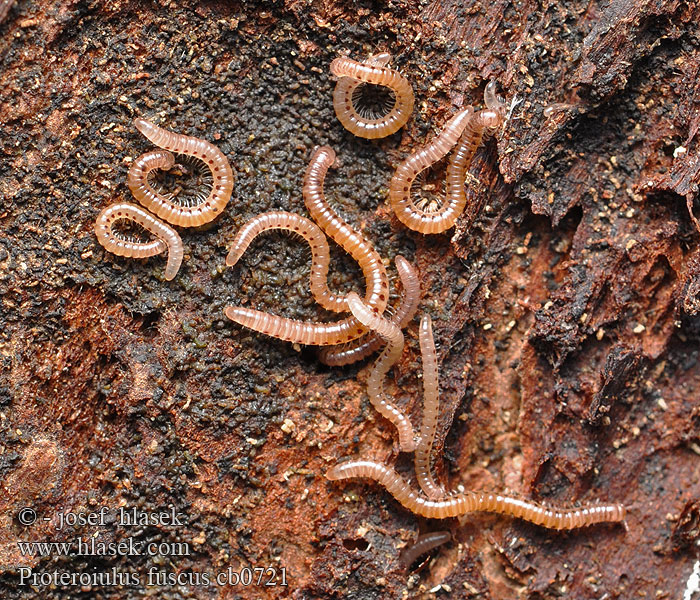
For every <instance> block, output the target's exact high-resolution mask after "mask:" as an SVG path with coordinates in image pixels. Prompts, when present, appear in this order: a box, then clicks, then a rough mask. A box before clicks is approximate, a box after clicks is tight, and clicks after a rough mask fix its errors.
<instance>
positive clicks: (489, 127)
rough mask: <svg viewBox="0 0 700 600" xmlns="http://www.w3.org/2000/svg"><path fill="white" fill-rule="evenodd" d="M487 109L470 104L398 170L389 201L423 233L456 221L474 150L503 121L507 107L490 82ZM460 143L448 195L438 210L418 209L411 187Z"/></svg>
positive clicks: (450, 168)
mask: <svg viewBox="0 0 700 600" xmlns="http://www.w3.org/2000/svg"><path fill="white" fill-rule="evenodd" d="M484 103H485V104H486V106H487V108H486V109H484V110H480V111H478V112H474V111H473V109H472V107H467V108H465V109H463V110H461V111H460V112H458V113H457V114H456V115H455V116H453V117H452V118H451V119H450V120H449V121H448V123H447V125H446V126H445V127H444V128H443V130H442V132H440V134H439V135H437V136H436V137H435V138H434V139H433V141H432V142H430V144H428V145H427V146H425V147H423V148H422V149H420V150H419V151H418V152H415V153H414V154H411V155H410V156H409V157H408V158H406V159H405V160H404V161H403V162H402V163H401V164H400V165H399V166H398V168H397V169H396V172H395V173H394V176H393V177H392V179H391V184H390V186H389V200H390V202H391V207H392V209H393V210H394V213H395V214H396V216H397V217H398V219H399V220H400V221H401V222H402V223H403V224H404V225H406V226H407V227H408V228H409V229H413V230H414V231H418V232H420V233H424V234H427V233H441V232H443V231H445V230H447V229H449V228H450V227H452V226H453V225H454V224H455V221H456V220H457V218H458V217H459V215H461V214H462V212H463V211H464V207H465V205H466V202H467V197H466V193H465V191H464V181H465V177H466V172H467V169H468V168H469V165H470V164H471V161H472V158H473V157H474V153H475V152H476V149H477V148H478V146H479V144H481V140H482V139H483V137H484V136H486V135H492V134H493V133H494V132H495V131H496V129H498V127H500V125H501V124H502V123H503V122H504V120H505V117H506V109H505V105H504V104H503V101H502V100H501V99H500V98H498V96H497V95H496V91H495V82H494V81H491V82H489V84H488V85H487V86H486V89H485V91H484ZM455 144H457V146H456V148H455V150H454V152H453V154H452V156H451V157H450V162H449V164H448V166H447V175H446V187H447V189H446V194H445V199H444V201H443V202H442V205H441V206H440V207H439V208H438V209H437V210H435V211H426V210H422V209H420V208H418V207H417V206H416V204H415V203H414V202H413V200H412V199H411V186H412V185H413V182H414V180H415V178H416V176H417V175H418V173H420V172H421V171H424V170H425V169H427V168H428V167H430V166H431V165H432V164H434V163H436V162H437V161H438V160H440V159H442V158H443V157H444V156H445V155H446V154H447V153H448V152H449V151H450V149H451V148H452V147H453V146H455Z"/></svg>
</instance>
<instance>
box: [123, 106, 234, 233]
mask: <svg viewBox="0 0 700 600" xmlns="http://www.w3.org/2000/svg"><path fill="white" fill-rule="evenodd" d="M134 126H135V127H136V129H138V130H139V131H140V132H141V133H142V134H143V135H144V136H145V137H146V138H147V139H148V140H150V141H151V142H152V143H154V144H155V145H156V146H159V147H160V148H163V151H154V152H147V153H146V154H143V155H142V156H140V157H139V158H138V159H136V160H135V161H134V163H133V165H131V168H130V169H129V174H128V176H127V184H128V186H129V189H130V190H131V193H132V194H133V195H134V197H135V198H136V199H137V200H138V201H139V202H140V203H141V204H143V206H145V207H146V208H147V209H148V210H150V211H151V212H153V213H155V214H156V215H158V216H159V217H160V218H161V219H165V220H166V221H168V222H169V223H172V224H173V225H180V226H182V227H197V226H199V225H204V224H205V223H209V222H210V221H213V220H214V219H215V218H216V217H218V216H219V215H220V214H221V212H222V211H223V209H224V208H225V207H226V205H227V204H228V201H229V199H230V198H231V192H232V191H233V171H232V170H231V166H230V165H229V162H228V159H227V158H226V156H225V155H224V153H223V152H221V150H219V149H218V148H217V147H216V146H214V145H212V144H210V143H209V142H207V141H206V140H202V139H199V138H195V137H191V136H188V135H181V134H179V133H173V132H172V131H167V130H166V129H163V128H161V127H158V126H157V125H154V124H153V123H151V122H150V121H147V120H146V119H142V118H137V119H134ZM172 152H175V153H177V154H185V155H187V156H193V157H194V158H197V159H199V160H202V161H204V162H205V163H206V165H207V166H208V167H209V169H210V170H211V174H212V187H211V190H210V192H209V194H208V196H206V197H204V196H203V195H202V196H200V198H198V200H199V201H198V202H197V203H196V204H194V205H192V206H185V205H181V204H177V203H174V202H172V201H171V199H170V197H169V196H167V195H162V194H160V193H158V192H157V191H156V190H154V189H153V187H152V186H151V184H150V183H149V181H148V175H149V173H150V172H151V171H153V170H154V169H170V168H172V166H173V165H174V164H175V157H174V156H173V155H172Z"/></svg>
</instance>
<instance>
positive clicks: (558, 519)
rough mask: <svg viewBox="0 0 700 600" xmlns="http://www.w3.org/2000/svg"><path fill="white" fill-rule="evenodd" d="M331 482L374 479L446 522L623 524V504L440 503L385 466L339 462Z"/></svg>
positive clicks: (494, 498) (486, 496) (472, 495)
mask: <svg viewBox="0 0 700 600" xmlns="http://www.w3.org/2000/svg"><path fill="white" fill-rule="evenodd" d="M326 477H327V478H328V479H330V480H331V481H337V480H340V479H350V478H365V479H373V480H374V481H376V482H377V483H379V484H380V485H382V486H383V487H384V488H386V490H387V491H388V492H389V493H390V494H391V495H392V496H393V497H394V498H395V499H396V500H398V501H399V502H400V503H401V504H402V505H403V506H404V507H405V508H407V509H408V510H410V511H411V512H413V513H415V514H417V515H420V516H423V517H427V518H429V519H446V518H449V517H457V516H460V515H465V514H467V513H471V512H493V513H499V514H503V515H510V516H512V517H517V518H519V519H523V520H524V521H529V522H530V523H535V524H536V525H542V526H543V527H547V528H549V529H576V528H577V527H585V526H587V525H593V524H595V523H606V522H624V520H625V507H624V506H623V505H622V504H598V505H593V506H588V507H585V508H569V509H557V508H551V507H546V506H542V505H540V504H535V503H534V502H529V501H527V500H520V499H517V498H513V497H511V496H505V495H503V494H494V493H491V492H465V493H462V494H455V495H452V496H447V497H445V498H443V499H442V500H429V499H427V498H425V497H423V496H421V495H419V494H418V493H416V492H415V491H414V490H413V489H411V486H410V485H409V484H408V483H407V482H406V481H405V480H404V479H403V478H402V477H401V476H400V475H399V474H398V473H396V471H394V469H393V468H392V467H390V466H388V465H384V464H381V463H377V462H373V461H369V460H356V461H350V462H345V463H341V464H339V465H336V466H335V467H333V468H332V469H331V470H330V471H328V472H327V473H326Z"/></svg>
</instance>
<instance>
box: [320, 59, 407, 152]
mask: <svg viewBox="0 0 700 600" xmlns="http://www.w3.org/2000/svg"><path fill="white" fill-rule="evenodd" d="M390 61H391V54H388V53H382V54H377V55H375V56H370V57H369V58H367V59H366V60H365V61H364V62H357V61H355V60H352V59H351V58H347V57H345V56H341V57H338V58H336V59H334V60H333V62H331V67H330V70H331V73H332V74H333V75H335V76H336V77H338V78H339V79H338V82H337V83H336V86H335V90H333V108H334V109H335V114H336V115H337V117H338V120H339V121H340V122H341V123H342V125H343V127H345V129H347V130H348V131H349V132H350V133H352V134H354V135H356V136H358V137H363V138H368V139H377V138H383V137H386V136H388V135H391V134H392V133H395V132H397V131H398V130H399V129H401V127H403V126H404V125H405V124H406V122H407V121H408V119H409V118H410V116H411V113H412V112H413V104H414V96H413V88H412V87H411V84H410V83H409V81H408V79H406V78H405V77H404V76H403V75H401V74H400V73H399V72H398V71H395V70H394V69H390V68H388V67H387V66H386V65H387V64H388V63H389V62H390ZM367 83H368V84H372V85H380V86H384V87H387V88H389V89H390V90H391V91H392V92H393V94H394V105H393V106H392V107H391V109H390V110H389V112H388V113H387V114H386V115H384V116H381V117H377V118H369V117H365V116H363V115H361V114H360V113H359V112H358V111H357V109H356V108H355V104H354V95H355V93H356V91H357V90H358V87H359V86H360V85H362V84H367Z"/></svg>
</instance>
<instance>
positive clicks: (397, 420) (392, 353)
mask: <svg viewBox="0 0 700 600" xmlns="http://www.w3.org/2000/svg"><path fill="white" fill-rule="evenodd" d="M348 306H349V307H350V310H351V312H352V314H353V315H354V317H355V318H356V319H357V320H358V321H360V322H361V323H362V324H363V325H365V326H367V327H369V328H370V329H371V330H372V331H374V332H375V333H376V334H377V335H379V336H380V337H382V338H383V339H385V340H386V341H387V342H388V344H387V346H386V348H384V351H383V352H382V353H381V354H380V355H379V358H378V359H377V361H376V362H375V363H374V367H373V368H372V372H371V373H370V376H369V379H368V380H367V393H368V395H369V399H370V402H371V403H372V405H373V406H374V408H376V409H377V411H378V412H379V413H380V414H381V415H382V416H384V417H385V418H386V419H388V420H389V421H391V422H392V423H393V424H394V425H395V426H396V429H397V430H398V432H399V446H400V447H401V450H403V451H404V452H411V451H412V450H413V449H414V448H415V447H416V440H415V434H414V431H413V425H412V424H411V421H410V419H409V418H408V417H407V416H406V415H405V414H404V413H403V412H402V411H401V410H400V409H399V408H398V407H396V406H395V405H394V404H392V403H391V402H389V401H388V400H387V399H386V397H385V395H384V378H385V377H386V374H387V373H388V372H389V369H391V367H392V366H394V364H395V363H396V361H398V360H399V358H400V357H401V353H402V352H403V343H404V339H403V333H401V329H399V327H398V326H397V325H396V324H394V323H392V322H391V321H389V320H388V319H385V318H384V317H382V316H381V315H378V314H376V313H375V312H374V311H372V309H371V308H370V307H369V306H367V305H366V304H365V303H364V302H362V300H360V297H359V296H358V295H357V294H355V293H354V292H350V293H349V294H348Z"/></svg>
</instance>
